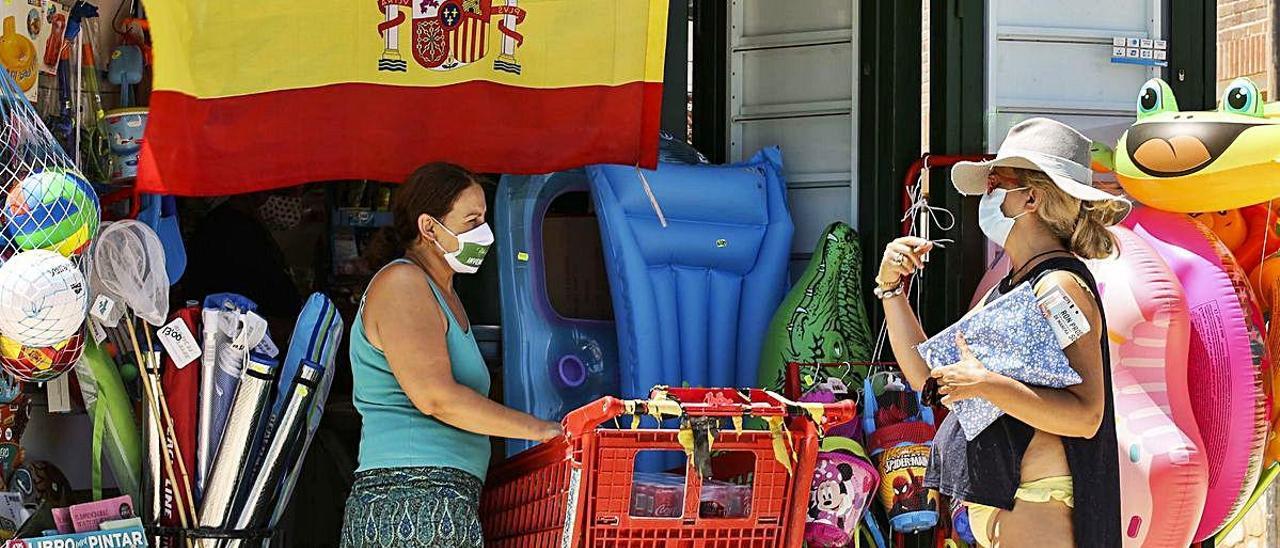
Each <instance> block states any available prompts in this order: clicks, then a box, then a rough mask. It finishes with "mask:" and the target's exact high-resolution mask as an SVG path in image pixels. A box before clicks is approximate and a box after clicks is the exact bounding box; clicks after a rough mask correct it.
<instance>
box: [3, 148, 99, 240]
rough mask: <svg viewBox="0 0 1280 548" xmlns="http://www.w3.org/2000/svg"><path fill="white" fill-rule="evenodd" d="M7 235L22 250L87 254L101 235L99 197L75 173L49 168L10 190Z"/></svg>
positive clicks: (6, 205) (7, 209)
mask: <svg viewBox="0 0 1280 548" xmlns="http://www.w3.org/2000/svg"><path fill="white" fill-rule="evenodd" d="M4 217H5V221H7V225H6V226H5V233H6V234H7V235H8V236H9V239H10V240H11V241H12V242H13V244H14V245H16V246H17V247H18V248H20V249H52V250H54V251H57V252H58V253H61V254H63V255H67V256H70V255H75V254H78V253H80V252H81V251H84V250H85V249H86V248H87V247H88V246H89V242H90V241H91V240H93V237H94V235H96V234H97V233H98V219H99V214H98V195H97V194H96V193H95V192H94V191H93V186H92V185H90V184H89V181H86V180H85V178H84V177H83V176H82V175H80V174H79V173H76V172H75V171H73V170H67V169H46V170H44V171H41V172H38V173H32V174H31V175H28V176H27V177H26V178H24V179H22V180H21V181H18V182H17V183H15V184H14V185H13V186H12V187H11V188H9V197H8V198H7V199H6V200H5V207H4Z"/></svg>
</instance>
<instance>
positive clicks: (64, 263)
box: [0, 71, 100, 382]
mask: <svg viewBox="0 0 1280 548" xmlns="http://www.w3.org/2000/svg"><path fill="white" fill-rule="evenodd" d="M0 201H2V202H3V208H0V366H3V369H4V370H5V371H6V372H7V373H8V374H9V375H11V376H13V377H15V378H17V379H19V380H22V381H29V382H44V381H49V380H53V379H55V378H57V377H58V376H60V375H62V374H63V373H65V372H66V371H68V370H70V369H71V368H73V367H74V366H75V362H76V361H77V359H79V357H80V354H81V352H82V349H83V345H84V334H83V332H84V323H85V322H84V320H85V318H86V316H87V314H88V310H89V305H90V291H89V285H88V284H87V283H86V277H85V273H86V272H87V271H88V265H89V257H88V253H87V251H88V249H89V247H90V244H91V243H92V242H93V239H94V237H95V236H96V235H97V232H98V224H99V220H100V216H99V205H98V196H97V194H96V193H95V192H94V190H93V186H92V185H90V184H89V182H88V181H87V180H86V179H85V177H84V176H83V175H81V174H80V173H79V172H78V171H76V168H75V164H74V162H72V161H71V158H70V157H68V156H67V154H66V153H65V152H64V151H63V149H62V147H61V146H60V145H59V144H58V142H57V140H56V139H55V138H54V136H53V135H52V134H51V133H50V132H49V130H48V128H47V127H45V125H44V123H43V122H42V121H41V120H40V116H39V115H38V114H37V113H36V110H35V108H34V106H33V105H32V104H31V102H30V101H28V100H27V98H26V96H25V95H24V94H23V92H22V90H21V89H20V88H19V87H18V84H17V83H16V82H14V80H13V77H12V76H10V75H9V73H8V71H0Z"/></svg>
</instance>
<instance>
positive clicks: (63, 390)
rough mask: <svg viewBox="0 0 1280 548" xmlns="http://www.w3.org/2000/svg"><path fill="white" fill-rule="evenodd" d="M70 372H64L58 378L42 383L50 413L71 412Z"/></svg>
mask: <svg viewBox="0 0 1280 548" xmlns="http://www.w3.org/2000/svg"><path fill="white" fill-rule="evenodd" d="M70 375H71V373H64V374H62V375H59V376H58V378H56V379H53V380H51V381H49V382H47V383H44V389H45V394H46V396H47V397H48V398H47V399H48V403H49V412H50V413H70V412H71V378H70Z"/></svg>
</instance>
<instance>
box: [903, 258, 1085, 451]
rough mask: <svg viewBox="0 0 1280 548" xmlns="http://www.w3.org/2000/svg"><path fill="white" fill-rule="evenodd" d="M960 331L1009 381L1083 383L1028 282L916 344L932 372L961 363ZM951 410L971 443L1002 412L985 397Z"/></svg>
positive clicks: (981, 358) (986, 362)
mask: <svg viewBox="0 0 1280 548" xmlns="http://www.w3.org/2000/svg"><path fill="white" fill-rule="evenodd" d="M956 333H963V334H964V339H965V341H966V342H967V343H968V344H969V348H970V349H971V350H973V354H974V355H975V356H977V358H978V360H979V361H981V362H982V364H983V365H985V366H986V367H987V369H990V370H991V371H994V372H996V373H999V374H1001V375H1004V376H1006V377H1010V378H1013V379H1015V380H1018V381H1022V382H1024V383H1027V384H1028V385H1033V386H1042V387H1046V388H1064V387H1067V386H1071V385H1075V384H1080V383H1081V382H1084V379H1082V378H1080V374H1079V373H1077V372H1076V370H1074V369H1072V368H1071V364H1070V362H1068V361H1067V355H1066V354H1064V353H1063V352H1062V349H1061V347H1060V346H1059V342H1058V338H1057V336H1056V335H1055V334H1054V331H1053V326H1052V325H1050V323H1049V319H1048V318H1046V317H1045V316H1044V313H1043V312H1042V309H1041V308H1040V306H1039V305H1038V304H1037V301H1036V294H1035V291H1034V290H1033V289H1032V288H1031V284H1029V283H1023V284H1022V285H1019V286H1018V287H1016V288H1014V290H1013V291H1010V292H1008V293H1006V294H1004V295H1001V296H1000V297H999V298H997V299H995V300H994V301H991V303H990V304H988V305H987V306H985V307H983V308H982V309H981V310H979V311H977V312H975V313H973V314H971V315H969V316H968V317H966V318H964V319H961V320H960V321H958V322H956V323H955V324H953V325H952V326H951V327H948V328H946V329H944V330H943V331H942V332H941V333H938V334H937V335H935V336H934V337H933V338H931V339H929V340H927V341H925V342H923V343H921V344H920V345H919V346H917V347H916V351H918V352H919V353H920V356H921V357H923V358H924V360H925V362H926V363H928V364H929V368H930V369H935V368H938V367H943V366H947V365H951V364H954V363H956V362H958V361H960V348H959V347H958V346H957V345H956ZM951 411H952V412H954V413H955V414H956V415H957V416H958V417H959V420H960V426H961V427H962V428H963V429H964V435H965V438H967V439H968V440H970V441H973V439H974V438H976V437H978V434H979V433H981V432H982V431H983V430H984V429H985V428H986V427H988V426H991V423H993V422H995V421H996V419H998V418H1000V415H1003V414H1004V411H1001V410H1000V409H999V408H998V407H996V406H995V405H993V404H992V403H991V402H989V401H987V400H984V399H982V398H973V399H968V400H964V401H960V402H956V403H955V404H954V405H953V406H952V409H951Z"/></svg>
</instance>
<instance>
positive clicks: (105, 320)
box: [89, 295, 124, 327]
mask: <svg viewBox="0 0 1280 548" xmlns="http://www.w3.org/2000/svg"><path fill="white" fill-rule="evenodd" d="M89 315H91V316H93V317H95V318H97V319H99V320H101V321H102V325H105V326H107V327H115V326H116V325H119V324H120V318H122V317H124V308H122V307H119V306H116V301H115V299H112V298H111V297H108V296H106V295H98V298H97V299H95V300H94V301H93V307H91V308H90V309H89Z"/></svg>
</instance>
